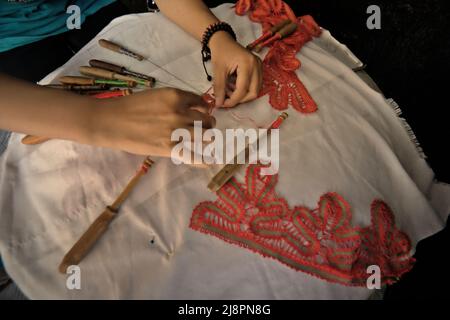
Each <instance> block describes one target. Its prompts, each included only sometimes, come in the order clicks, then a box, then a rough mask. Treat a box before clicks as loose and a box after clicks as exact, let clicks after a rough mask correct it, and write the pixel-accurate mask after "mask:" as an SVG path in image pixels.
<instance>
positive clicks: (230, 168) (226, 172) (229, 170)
mask: <svg viewBox="0 0 450 320" xmlns="http://www.w3.org/2000/svg"><path fill="white" fill-rule="evenodd" d="M288 116H289V115H288V114H287V113H286V112H283V113H281V114H280V115H279V116H278V117H277V118H276V119H275V120H274V121H273V122H272V124H271V125H270V126H269V128H268V129H269V133H270V130H271V129H278V128H280V126H281V124H282V123H283V122H284V120H286V119H287V118H288ZM258 140H259V139H258ZM249 148H250V146H247V147H246V148H245V149H244V151H242V152H245V154H248V152H249ZM238 156H239V155H237V156H236V157H235V158H234V160H233V162H232V163H228V164H226V165H224V166H223V168H222V169H221V170H220V171H219V172H218V173H217V174H216V175H215V176H214V177H213V178H212V180H211V181H210V182H209V184H208V189H209V190H211V191H212V192H217V191H219V190H220V188H222V187H223V185H224V184H225V183H227V182H228V180H230V179H231V178H232V177H233V176H234V175H235V174H236V172H237V171H238V170H239V169H240V168H241V166H243V164H240V163H238V161H237V159H238Z"/></svg>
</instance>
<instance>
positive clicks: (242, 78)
mask: <svg viewBox="0 0 450 320" xmlns="http://www.w3.org/2000/svg"><path fill="white" fill-rule="evenodd" d="M250 76H251V72H250V70H249V68H248V67H243V68H240V69H238V70H237V80H236V90H235V91H234V92H233V94H232V95H231V97H230V98H229V99H227V100H225V103H224V107H226V108H230V107H234V106H235V105H237V104H238V103H239V102H241V100H242V99H243V98H244V97H245V96H246V95H247V93H248V88H249V85H250Z"/></svg>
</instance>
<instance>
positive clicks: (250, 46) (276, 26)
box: [247, 19, 291, 50]
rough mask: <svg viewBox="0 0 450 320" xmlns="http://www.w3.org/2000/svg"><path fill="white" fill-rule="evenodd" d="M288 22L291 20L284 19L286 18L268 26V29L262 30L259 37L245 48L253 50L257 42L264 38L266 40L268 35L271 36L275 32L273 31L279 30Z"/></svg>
mask: <svg viewBox="0 0 450 320" xmlns="http://www.w3.org/2000/svg"><path fill="white" fill-rule="evenodd" d="M290 23H291V20H289V19H286V20H283V21H281V22H280V23H277V24H276V25H274V26H273V27H272V28H270V29H269V30H267V31H266V32H264V33H263V35H262V36H261V37H259V38H258V39H256V40H255V41H253V42H252V43H250V44H248V45H247V49H248V50H253V48H255V47H256V46H257V45H258V44H260V43H261V42H263V41H264V40H267V39H268V38H269V37H272V36H273V35H274V34H275V32H277V31H280V30H281V29H283V28H284V27H285V26H287V25H288V24H290Z"/></svg>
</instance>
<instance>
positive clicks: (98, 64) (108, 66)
mask: <svg viewBox="0 0 450 320" xmlns="http://www.w3.org/2000/svg"><path fill="white" fill-rule="evenodd" d="M89 65H90V66H91V67H95V68H101V69H105V70H109V71H113V72H115V73H120V74H123V75H128V76H132V77H135V78H138V79H142V80H147V81H150V82H151V83H152V84H153V83H154V82H155V78H153V77H150V76H147V75H145V74H142V73H139V72H134V71H130V70H128V69H127V68H125V67H122V66H118V65H115V64H113V63H110V62H106V61H102V60H97V59H92V60H89Z"/></svg>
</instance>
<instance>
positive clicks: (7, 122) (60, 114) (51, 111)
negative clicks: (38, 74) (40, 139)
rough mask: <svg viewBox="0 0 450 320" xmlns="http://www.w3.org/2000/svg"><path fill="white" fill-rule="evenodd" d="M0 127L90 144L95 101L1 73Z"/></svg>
mask: <svg viewBox="0 0 450 320" xmlns="http://www.w3.org/2000/svg"><path fill="white" fill-rule="evenodd" d="M0 83H2V85H1V86H0V97H1V100H0V128H1V129H5V130H9V131H14V132H20V133H26V134H31V135H37V136H45V137H49V138H59V139H67V140H74V141H78V142H81V143H89V142H90V141H89V139H90V133H91V132H90V131H91V130H92V126H91V123H92V122H93V121H92V119H91V114H92V107H93V105H94V104H98V103H99V102H97V100H95V99H92V98H89V97H85V96H78V95H75V94H72V93H70V92H64V91H60V90H56V89H47V88H42V87H39V86H36V85H32V84H29V83H25V82H22V81H19V80H16V79H13V78H10V77H7V76H4V75H0Z"/></svg>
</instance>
